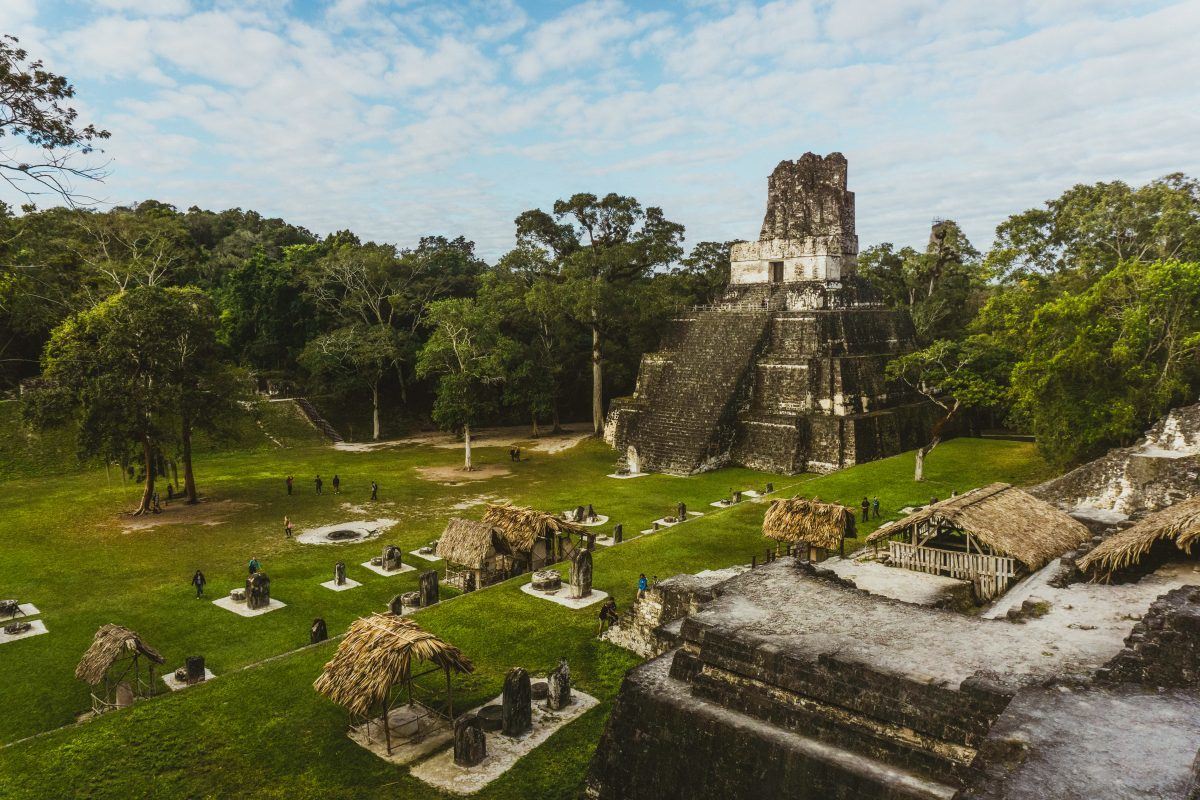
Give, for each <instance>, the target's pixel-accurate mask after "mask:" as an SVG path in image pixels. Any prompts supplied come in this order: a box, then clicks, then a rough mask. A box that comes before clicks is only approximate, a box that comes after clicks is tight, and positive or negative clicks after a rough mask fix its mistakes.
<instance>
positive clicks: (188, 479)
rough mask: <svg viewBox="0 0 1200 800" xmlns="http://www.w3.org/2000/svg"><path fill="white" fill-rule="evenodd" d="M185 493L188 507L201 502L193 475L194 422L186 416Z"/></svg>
mask: <svg viewBox="0 0 1200 800" xmlns="http://www.w3.org/2000/svg"><path fill="white" fill-rule="evenodd" d="M183 493H184V495H186V497H187V500H186V502H187V504H188V505H192V504H194V503H198V502H200V498H199V497H197V495H196V476H195V474H193V473H192V421H191V419H190V418H188V417H186V416H185V417H184V418H183Z"/></svg>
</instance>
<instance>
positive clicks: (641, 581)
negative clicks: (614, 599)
mask: <svg viewBox="0 0 1200 800" xmlns="http://www.w3.org/2000/svg"><path fill="white" fill-rule="evenodd" d="M649 585H650V582H649V581H647V580H646V573H644V572H643V573H642V574H641V576H640V577H639V578H638V593H637V596H638V597H642V596H643V595H645V594H646V587H648V586H649Z"/></svg>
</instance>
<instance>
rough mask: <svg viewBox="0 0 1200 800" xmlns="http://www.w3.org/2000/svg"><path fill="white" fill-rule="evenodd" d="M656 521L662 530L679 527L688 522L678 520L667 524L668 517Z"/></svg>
mask: <svg viewBox="0 0 1200 800" xmlns="http://www.w3.org/2000/svg"><path fill="white" fill-rule="evenodd" d="M654 521H655V522H657V523H658V525H659V527H660V528H670V527H672V526H673V525H678V524H679V523H680V522H686V521H687V520H678V521H676V522H667V519H666V517H662V518H660V519H656V520H654Z"/></svg>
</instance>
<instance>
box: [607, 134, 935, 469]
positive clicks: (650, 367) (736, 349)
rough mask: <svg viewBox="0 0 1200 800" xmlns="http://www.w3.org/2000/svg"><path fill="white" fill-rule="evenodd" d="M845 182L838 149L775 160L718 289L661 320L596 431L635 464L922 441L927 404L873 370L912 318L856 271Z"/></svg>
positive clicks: (752, 463) (798, 464) (842, 452)
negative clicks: (712, 298)
mask: <svg viewBox="0 0 1200 800" xmlns="http://www.w3.org/2000/svg"><path fill="white" fill-rule="evenodd" d="M846 185H847V162H846V158H845V157H844V156H843V155H842V154H840V153H831V154H830V155H828V156H825V157H821V156H817V155H815V154H813V153H806V154H805V155H804V156H802V157H801V158H800V159H798V160H796V161H783V162H780V164H779V165H778V166H777V167H776V168H775V171H774V172H773V173H772V174H771V176H770V178H769V179H768V183H767V211H766V215H765V217H764V219H763V226H762V231H761V234H760V236H759V240H758V241H756V242H741V243H738V244H735V245H734V246H733V248H732V250H731V253H730V260H731V264H730V275H731V277H730V283H729V286H728V288H727V291H726V293H725V295H724V297H723V298H722V299H721V301H720V302H719V303H718V304H717V305H716V306H713V307H707V308H703V309H696V310H693V311H691V312H689V313H686V314H681V315H680V316H679V317H677V318H676V319H674V320H672V322H671V323H670V326H669V328H668V330H667V332H666V334H665V335H664V337H663V341H662V344H661V349H660V350H659V351H658V352H655V353H648V354H646V355H645V356H643V358H642V364H641V369H640V371H639V373H638V380H637V387H636V389H635V392H634V394H633V395H632V396H631V397H626V398H618V399H616V400H614V401H613V403H612V407H611V410H610V412H609V416H608V419H607V421H606V424H605V439H606V440H607V441H608V442H609V444H611V445H613V446H614V447H615V448H617V450H618V451H621V452H624V453H627V454H628V455H627V456H626V459H629V458H635V459H636V461H637V468H638V469H640V470H645V471H653V472H668V473H674V474H684V475H686V474H692V473H695V472H702V471H705V470H711V469H717V468H719V467H722V466H725V465H727V464H737V465H741V466H746V467H751V468H754V469H763V470H770V471H774V472H782V473H786V474H796V473H800V472H808V471H812V472H829V471H832V470H836V469H841V468H843V467H848V466H852V465H854V464H857V463H862V462H864V461H872V460H875V459H878V458H883V457H886V456H890V455H894V454H896V453H899V452H902V451H904V450H909V449H913V448H915V447H918V446H920V445H922V444H925V443H926V441H927V438H928V433H929V428H930V424H931V419H932V416H933V414H932V411H931V405H930V404H929V403H927V402H925V401H923V400H922V399H920V398H919V397H917V396H916V395H915V394H913V393H911V392H908V391H906V390H904V389H903V388H902V387H900V386H897V385H893V384H889V383H888V382H886V381H885V380H884V377H883V371H884V366H885V365H886V363H887V362H888V360H890V359H891V358H892V357H894V356H896V355H900V354H903V353H906V352H909V351H910V350H912V349H913V348H914V347H915V343H914V333H913V328H912V320H911V319H910V318H909V317H908V314H907V312H904V311H894V310H890V309H887V308H885V307H884V306H883V305H882V303H880V302H879V300H878V298H877V295H876V293H875V292H874V290H873V289H872V288H871V286H870V285H869V284H868V283H867V282H866V281H865V280H863V279H861V278H859V277H858V275H857V258H858V237H857V236H856V234H855V228H854V193H853V192H850V191H848V190H847V188H846ZM627 463H629V464H630V468H632V464H631V463H630V462H628V461H627Z"/></svg>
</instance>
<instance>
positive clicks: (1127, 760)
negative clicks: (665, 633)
mask: <svg viewBox="0 0 1200 800" xmlns="http://www.w3.org/2000/svg"><path fill="white" fill-rule="evenodd" d="M1112 589H1113V587H1103V586H1094V591H1096V592H1103V591H1110V590H1112ZM1089 596H1090V595H1089ZM1151 596H1152V595H1151ZM1198 601H1200V592H1198V590H1197V589H1196V588H1195V587H1188V588H1186V589H1182V590H1179V591H1177V592H1172V593H1170V594H1168V595H1165V596H1164V597H1163V598H1162V599H1160V601H1159V602H1158V603H1157V604H1156V605H1155V607H1154V608H1155V610H1153V611H1152V612H1151V613H1150V614H1149V615H1147V620H1148V621H1147V624H1146V625H1145V626H1143V627H1144V630H1141V631H1139V630H1135V632H1134V634H1133V635H1131V636H1130V638H1129V640H1128V644H1127V646H1126V649H1125V650H1122V642H1121V639H1120V635H1119V634H1115V628H1114V627H1112V626H1109V627H1108V628H1107V629H1104V628H1105V626H1104V625H1103V624H1101V626H1100V627H1101V628H1102V629H1101V630H1091V629H1087V628H1084V629H1081V628H1080V627H1078V626H1068V625H1067V624H1066V622H1067V620H1068V619H1070V618H1071V617H1069V616H1066V617H1063V619H1062V624H1061V625H1059V626H1057V627H1056V626H1052V625H1047V624H1036V623H1035V622H1025V623H1012V622H1009V621H1006V620H1003V619H985V618H980V617H977V616H967V615H962V614H957V613H954V612H951V611H946V610H942V609H934V608H927V607H922V606H916V605H911V604H907V603H903V602H899V601H896V600H892V599H889V598H885V597H879V596H875V595H871V594H869V593H867V592H864V591H862V590H860V589H858V588H856V587H855V586H854V585H853V584H852V583H849V582H846V581H844V580H841V579H839V578H837V577H836V576H833V575H832V574H831V573H830V572H829V571H828V570H822V569H818V568H814V567H813V566H812V565H808V564H805V563H803V562H796V561H795V560H794V559H792V558H780V559H778V560H776V561H773V562H771V563H770V564H767V565H764V566H761V567H759V568H757V569H754V570H752V571H749V572H747V573H745V574H743V575H740V576H737V577H734V578H732V579H730V580H727V581H725V582H724V583H723V584H722V586H721V592H720V594H719V595H718V596H716V597H714V598H713V599H712V600H711V601H710V602H709V603H707V604H705V607H704V608H703V609H702V610H701V611H699V612H698V613H695V614H693V615H691V616H689V617H687V618H686V619H684V620H683V624H682V626H681V628H680V632H679V637H678V642H679V646H678V647H677V649H675V650H673V651H670V652H667V653H665V654H664V655H662V656H660V657H658V658H655V659H652V660H650V661H648V662H646V663H645V664H643V665H641V666H639V667H637V668H635V669H634V670H632V671H631V672H630V673H629V674H628V676H627V677H626V679H625V683H624V684H623V686H622V688H621V692H620V694H619V696H618V698H617V702H616V705H615V707H614V709H613V713H612V716H611V717H610V719H609V722H608V726H607V728H606V730H605V732H604V734H603V736H602V737H601V740H600V742H599V745H598V747H597V750H596V755H595V757H594V759H593V761H592V765H591V768H590V770H589V773H588V777H587V782H586V788H585V794H584V796H585V797H586V798H589V799H590V800H617V798H620V799H621V800H643V798H644V799H645V800H672V798H680V799H681V800H682V798H688V799H689V800H703V799H705V798H712V799H713V800H716V799H717V798H721V800H743V799H744V800H751V798H754V799H755V800H757V798H762V797H789V798H798V800H825V798H840V799H841V800H901V799H903V800H917V799H918V798H920V799H921V800H935V799H937V800H952V799H957V800H1035V798H1048V797H1097V798H1098V797H1106V798H1108V797H1111V798H1135V797H1182V796H1184V795H1183V791H1184V789H1185V787H1187V786H1188V784H1189V782H1190V781H1192V780H1193V775H1192V771H1191V765H1192V763H1193V760H1194V757H1195V755H1196V752H1197V749H1200V719H1197V717H1196V711H1197V709H1200V697H1197V693H1196V692H1195V690H1194V688H1193V687H1194V684H1193V682H1192V681H1193V678H1192V675H1193V673H1192V672H1191V669H1192V665H1193V664H1194V662H1195V658H1196V656H1195V653H1196V642H1197V640H1198V639H1200V635H1198V634H1200V625H1197V624H1195V620H1197V619H1200V613H1198V612H1197V608H1200V602H1198ZM1149 602H1150V601H1147V603H1149ZM1143 608H1144V606H1143ZM1052 613H1065V611H1059V612H1052ZM1097 622H1099V618H1097ZM1160 623H1161V627H1157V626H1159V625H1160ZM1125 630H1128V629H1127V628H1126V629H1125ZM1151 631H1158V632H1156V633H1151ZM1068 633H1069V634H1070V635H1067V634H1068ZM1160 659H1161V663H1160V664H1159V665H1157V666H1154V665H1152V663H1151V662H1155V661H1156V660H1160ZM1118 664H1120V665H1123V666H1120V667H1119V668H1118ZM1120 670H1126V672H1127V674H1128V675H1129V676H1131V677H1133V680H1132V681H1130V680H1123V681H1122V680H1119V678H1120V677H1121V676H1119V675H1118V674H1117V673H1118V672H1119V671H1120ZM1164 684H1165V685H1167V686H1173V687H1176V688H1172V689H1169V690H1164V691H1155V690H1153V689H1151V688H1150V687H1152V686H1161V685H1164ZM1115 754H1120V755H1115Z"/></svg>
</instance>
